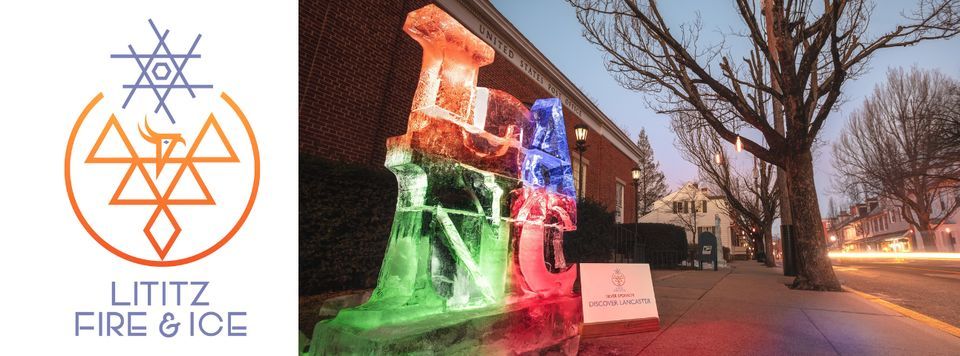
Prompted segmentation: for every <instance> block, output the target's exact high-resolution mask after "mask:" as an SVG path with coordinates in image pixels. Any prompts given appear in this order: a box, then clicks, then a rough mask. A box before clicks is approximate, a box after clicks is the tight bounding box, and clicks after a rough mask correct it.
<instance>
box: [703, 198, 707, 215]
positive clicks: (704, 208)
mask: <svg viewBox="0 0 960 356" xmlns="http://www.w3.org/2000/svg"><path fill="white" fill-rule="evenodd" d="M703 212H704V213H706V212H707V201H706V200H704V201H703Z"/></svg>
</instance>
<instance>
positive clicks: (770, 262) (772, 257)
mask: <svg viewBox="0 0 960 356" xmlns="http://www.w3.org/2000/svg"><path fill="white" fill-rule="evenodd" d="M763 252H764V253H765V254H766V255H767V260H766V261H764V265H766V266H767V267H776V266H777V256H776V254H775V253H774V252H773V223H772V222H771V223H770V224H766V225H764V226H763Z"/></svg>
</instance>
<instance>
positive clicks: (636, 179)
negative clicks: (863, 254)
mask: <svg viewBox="0 0 960 356" xmlns="http://www.w3.org/2000/svg"><path fill="white" fill-rule="evenodd" d="M630 175H631V176H632V177H633V182H634V183H636V182H639V181H640V167H633V170H632V171H630ZM947 232H950V229H947Z"/></svg>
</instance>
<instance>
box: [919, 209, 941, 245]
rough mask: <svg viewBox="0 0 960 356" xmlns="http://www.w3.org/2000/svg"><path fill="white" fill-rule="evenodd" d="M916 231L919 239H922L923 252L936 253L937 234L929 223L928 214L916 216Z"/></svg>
mask: <svg viewBox="0 0 960 356" xmlns="http://www.w3.org/2000/svg"><path fill="white" fill-rule="evenodd" d="M917 223H918V224H917V225H918V226H917V231H919V232H920V238H921V239H923V251H924V252H937V251H939V250H940V249H939V248H937V234H936V231H934V230H933V226H932V225H933V224H931V223H930V214H929V213H927V214H917ZM914 248H916V245H914Z"/></svg>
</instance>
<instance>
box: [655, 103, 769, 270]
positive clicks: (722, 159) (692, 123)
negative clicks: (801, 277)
mask: <svg viewBox="0 0 960 356" xmlns="http://www.w3.org/2000/svg"><path fill="white" fill-rule="evenodd" d="M697 122H698V121H697V120H692V119H691V118H690V117H689V115H686V114H685V113H677V114H675V115H674V116H673V118H672V120H671V126H672V129H673V131H674V133H675V134H676V135H677V141H676V146H677V149H678V150H679V151H680V153H681V155H682V156H683V157H684V159H686V160H687V161H688V162H690V163H693V165H695V166H697V168H698V169H699V172H700V178H701V179H702V180H704V181H706V182H709V183H710V184H711V185H713V186H714V187H715V188H716V189H717V190H718V191H719V192H720V193H721V194H723V197H724V199H725V200H726V204H724V205H723V206H724V209H725V213H726V215H727V216H730V217H731V219H733V220H734V222H735V223H736V224H737V225H738V226H740V228H741V229H743V230H744V231H760V232H761V233H762V234H761V236H762V237H763V240H762V241H763V246H764V247H763V248H764V251H773V222H774V220H776V219H777V217H778V216H779V215H778V205H779V204H778V202H779V196H780V189H779V187H778V186H777V184H776V179H775V175H774V172H773V171H774V169H773V166H772V165H770V164H766V163H763V162H761V161H755V162H754V164H753V165H751V166H752V167H751V168H752V169H751V173H749V174H745V173H744V172H741V171H740V170H738V169H737V168H736V167H734V166H733V164H732V162H730V160H729V159H728V156H729V155H728V154H727V152H726V150H725V149H724V148H723V145H722V144H721V141H720V137H718V136H717V134H716V133H715V132H714V131H713V130H711V129H710V128H708V127H703V126H697V124H696V123H697ZM765 263H766V265H767V266H769V267H774V266H776V261H775V260H774V259H773V258H772V256H771V258H767V259H766V262H765Z"/></svg>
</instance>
